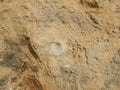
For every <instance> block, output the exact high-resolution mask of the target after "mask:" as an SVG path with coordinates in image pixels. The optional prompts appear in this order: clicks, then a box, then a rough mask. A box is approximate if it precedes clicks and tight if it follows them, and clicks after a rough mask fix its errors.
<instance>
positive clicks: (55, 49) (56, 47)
mask: <svg viewBox="0 0 120 90" xmlns="http://www.w3.org/2000/svg"><path fill="white" fill-rule="evenodd" d="M50 49H51V51H52V53H53V54H54V55H56V56H59V55H61V54H62V53H63V52H64V48H63V45H62V44H61V43H56V42H55V43H52V44H51V47H50Z"/></svg>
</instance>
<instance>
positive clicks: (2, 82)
mask: <svg viewBox="0 0 120 90" xmlns="http://www.w3.org/2000/svg"><path fill="white" fill-rule="evenodd" d="M7 82H8V79H7V78H6V77H4V78H0V86H5V85H6V84H7Z"/></svg>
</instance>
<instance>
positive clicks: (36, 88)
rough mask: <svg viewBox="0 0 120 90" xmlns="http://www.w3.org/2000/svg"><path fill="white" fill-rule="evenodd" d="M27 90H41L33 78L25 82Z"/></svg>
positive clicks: (39, 84)
mask: <svg viewBox="0 0 120 90" xmlns="http://www.w3.org/2000/svg"><path fill="white" fill-rule="evenodd" d="M26 84H27V87H28V88H29V90H43V87H42V85H41V83H40V82H39V81H38V80H37V79H36V78H35V77H29V78H27V80H26Z"/></svg>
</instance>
